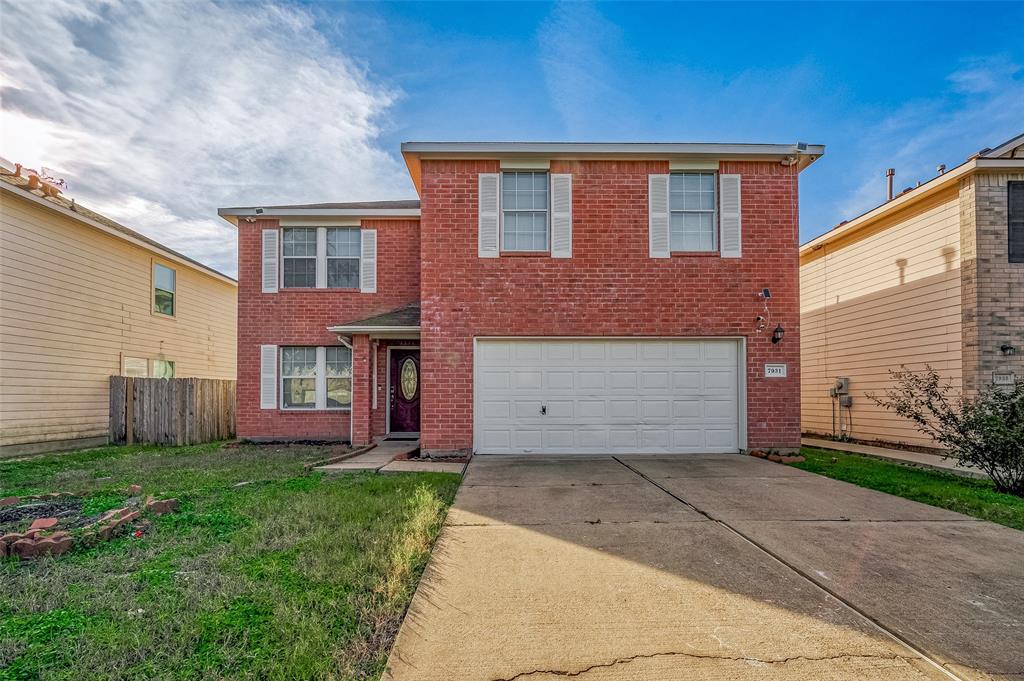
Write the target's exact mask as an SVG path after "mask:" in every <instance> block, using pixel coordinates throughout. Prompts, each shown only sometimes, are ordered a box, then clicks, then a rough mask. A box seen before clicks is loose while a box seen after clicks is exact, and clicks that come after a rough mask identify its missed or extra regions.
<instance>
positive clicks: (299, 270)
mask: <svg viewBox="0 0 1024 681" xmlns="http://www.w3.org/2000/svg"><path fill="white" fill-rule="evenodd" d="M283 238H284V239H283V243H282V246H281V259H282V260H283V263H284V281H283V285H284V287H285V288H313V287H315V286H316V229H314V228H312V227H300V228H291V229H285V230H284V234H283Z"/></svg>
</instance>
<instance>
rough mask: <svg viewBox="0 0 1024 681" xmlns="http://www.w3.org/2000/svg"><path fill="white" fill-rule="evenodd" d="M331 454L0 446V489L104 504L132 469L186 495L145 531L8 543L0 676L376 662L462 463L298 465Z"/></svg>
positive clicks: (145, 675)
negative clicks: (80, 541) (64, 544)
mask: <svg viewBox="0 0 1024 681" xmlns="http://www.w3.org/2000/svg"><path fill="white" fill-rule="evenodd" d="M324 456H325V454H324V449H323V448H318V447H311V446H299V445H293V446H287V447H271V446H242V447H237V448H232V447H228V448H223V449H222V448H221V447H220V446H219V445H200V446H193V447H165V448H160V447H152V446H131V447H105V448H101V449H94V450H89V451H84V452H79V453H74V454H65V455H60V456H46V457H39V458H34V459H28V460H24V461H18V462H2V461H0V497H3V496H6V495H17V494H31V493H38V492H48V491H81V490H85V491H88V493H89V497H88V499H87V501H86V505H87V506H90V508H92V509H93V510H95V511H97V512H100V511H103V510H106V509H108V508H115V507H117V506H118V504H119V503H120V502H122V501H123V500H124V498H125V496H126V495H125V494H123V493H120V492H118V491H117V490H119V489H124V488H125V487H126V486H127V485H129V484H139V485H142V486H143V488H144V492H145V493H150V492H154V493H156V492H161V493H166V494H167V495H168V496H174V497H177V498H178V499H179V500H180V501H181V502H182V503H181V508H180V509H179V510H178V512H176V513H173V514H170V515H166V516H161V517H158V518H153V519H152V525H151V526H150V527H149V528H147V529H146V530H145V532H144V533H143V535H142V537H141V538H137V539H136V538H134V537H131V536H126V537H119V538H117V539H114V540H112V541H110V542H106V543H103V544H100V545H98V546H96V547H94V548H91V549H84V548H76V549H75V550H73V551H72V552H71V553H69V554H67V555H65V556H61V557H58V558H43V559H37V560H35V561H25V562H19V561H18V560H17V559H16V558H10V559H0V582H2V584H3V589H2V590H0V679H3V680H13V679H68V680H72V679H74V680H79V679H289V680H291V679H328V678H330V679H372V678H377V677H378V676H379V675H380V673H381V671H382V670H383V668H384V664H385V662H386V659H387V654H388V651H389V649H390V646H391V643H392V641H393V639H394V635H395V634H396V632H397V629H398V625H399V623H400V622H401V618H402V616H403V614H404V612H405V608H406V606H407V605H408V603H409V600H410V599H411V597H412V593H413V590H414V589H415V587H416V583H417V580H418V579H419V575H420V573H421V571H422V569H423V566H424V565H425V563H426V560H427V557H428V556H429V553H430V547H431V545H432V544H433V541H434V539H435V537H436V535H437V532H438V531H439V529H440V526H441V523H442V521H443V519H444V515H445V512H446V510H447V508H448V506H449V504H450V503H451V501H452V498H453V497H454V494H455V490H456V488H457V486H458V481H459V479H458V476H455V475H445V474H402V475H386V476H385V475H375V474H358V475H350V476H342V477H336V478H331V477H324V476H322V475H320V474H308V473H305V472H304V471H303V467H302V464H303V463H304V462H307V461H315V460H318V459H322V458H324ZM239 483H246V484H241V485H239Z"/></svg>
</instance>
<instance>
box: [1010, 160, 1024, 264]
mask: <svg viewBox="0 0 1024 681" xmlns="http://www.w3.org/2000/svg"><path fill="white" fill-rule="evenodd" d="M1016 192H1020V194H1021V198H1020V199H1019V200H1020V202H1021V203H1022V204H1024V180H1009V181H1007V183H1006V261H1007V262H1008V263H1010V264H1013V265H1019V264H1024V210H1022V211H1021V214H1020V215H1013V214H1012V208H1013V196H1012V195H1013V194H1014V193H1016ZM1014 218H1016V220H1015V219H1014ZM1015 222H1016V223H1017V229H1018V230H1020V235H1019V236H1018V243H1019V244H1020V251H1019V252H1016V253H1015V252H1014V251H1013V248H1012V246H1013V232H1014V223H1015Z"/></svg>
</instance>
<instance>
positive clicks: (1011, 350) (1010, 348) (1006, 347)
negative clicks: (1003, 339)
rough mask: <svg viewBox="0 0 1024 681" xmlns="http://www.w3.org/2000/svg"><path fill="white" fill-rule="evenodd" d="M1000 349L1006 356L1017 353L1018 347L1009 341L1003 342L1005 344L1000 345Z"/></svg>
mask: <svg viewBox="0 0 1024 681" xmlns="http://www.w3.org/2000/svg"><path fill="white" fill-rule="evenodd" d="M999 350H1000V352H1002V353H1003V354H1004V355H1006V356H1010V355H1016V354H1017V348H1015V347H1013V346H1012V345H1010V344H1009V343H1005V344H1003V346H1002V347H1000V348H999Z"/></svg>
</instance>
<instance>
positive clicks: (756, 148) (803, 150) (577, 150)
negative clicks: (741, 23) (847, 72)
mask: <svg viewBox="0 0 1024 681" xmlns="http://www.w3.org/2000/svg"><path fill="white" fill-rule="evenodd" d="M824 153H825V147H824V146H823V145H820V144H804V143H803V142H799V143H797V144H720V143H705V142H405V143H403V144H402V156H403V157H404V158H405V164H406V165H407V166H408V168H409V174H410V175H412V181H413V184H414V185H415V186H416V191H420V176H421V161H422V160H423V159H428V158H433V159H461V158H496V157H500V158H504V159H510V160H511V159H516V158H519V159H530V158H534V159H588V158H589V159H667V160H669V161H695V160H734V161H741V160H742V161H765V160H772V161H782V162H786V161H787V160H789V161H790V162H791V163H794V164H796V165H797V168H798V169H799V170H803V169H804V168H806V167H807V166H809V165H810V164H811V163H813V162H814V161H816V160H817V159H818V158H820V157H821V156H822V155H823V154H824Z"/></svg>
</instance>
